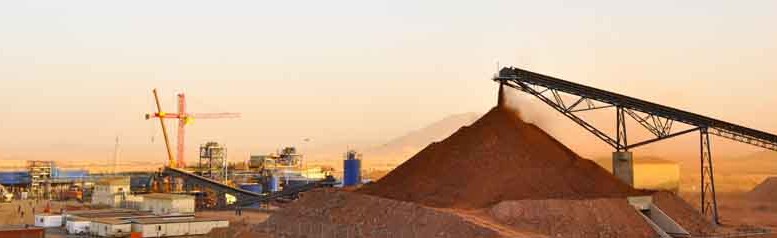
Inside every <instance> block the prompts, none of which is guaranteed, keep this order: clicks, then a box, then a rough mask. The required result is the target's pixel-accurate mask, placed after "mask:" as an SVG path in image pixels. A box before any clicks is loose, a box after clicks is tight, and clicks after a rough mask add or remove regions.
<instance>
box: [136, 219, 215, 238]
mask: <svg viewBox="0 0 777 238" xmlns="http://www.w3.org/2000/svg"><path fill="white" fill-rule="evenodd" d="M221 227H229V221H226V220H218V219H207V218H184V219H181V218H176V219H160V218H149V219H137V220H135V221H133V224H132V232H133V233H136V232H137V233H141V235H142V237H168V236H191V235H205V234H208V233H210V232H211V231H212V230H213V229H214V228H221Z"/></svg>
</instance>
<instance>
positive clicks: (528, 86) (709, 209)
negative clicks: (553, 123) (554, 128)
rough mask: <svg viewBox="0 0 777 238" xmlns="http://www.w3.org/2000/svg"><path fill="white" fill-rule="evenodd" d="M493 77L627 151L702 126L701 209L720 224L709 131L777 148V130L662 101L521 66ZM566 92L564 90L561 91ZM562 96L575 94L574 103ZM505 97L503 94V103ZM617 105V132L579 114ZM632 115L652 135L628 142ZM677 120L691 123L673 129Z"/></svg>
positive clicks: (770, 148) (617, 149) (618, 149)
mask: <svg viewBox="0 0 777 238" xmlns="http://www.w3.org/2000/svg"><path fill="white" fill-rule="evenodd" d="M494 81H497V82H499V83H500V90H501V88H503V87H504V86H508V87H512V88H515V89H518V90H520V91H523V92H526V93H528V94H531V95H533V96H535V97H537V98H538V99H539V100H540V101H542V102H544V103H545V104H548V105H549V106H551V107H552V108H553V109H555V110H556V111H558V112H560V113H561V114H563V115H564V116H566V117H567V118H569V119H571V120H572V121H573V122H575V123H577V124H578V125H580V126H581V127H583V128H584V129H586V130H587V131H589V132H591V133H592V134H593V135H594V136H596V137H597V138H599V139H601V140H602V141H604V142H605V143H607V144H608V145H610V146H611V147H613V148H614V149H615V150H616V151H628V150H630V149H634V148H637V147H640V146H643V145H647V144H650V143H653V142H657V141H661V140H665V139H669V138H673V137H676V136H680V135H684V134H688V133H691V132H696V131H698V132H699V134H700V147H701V148H700V149H701V157H700V164H701V167H700V172H701V188H702V191H701V210H702V214H704V215H706V216H709V217H710V218H711V219H712V220H713V221H714V222H716V223H719V219H718V211H717V199H716V196H715V180H714V172H713V166H712V153H711V150H710V147H711V146H710V139H709V134H713V135H717V136H720V137H723V138H727V139H731V140H734V141H738V142H742V143H747V144H751V145H755V146H758V147H762V148H765V149H769V150H773V151H777V135H774V134H771V133H767V132H763V131H759V130H755V129H751V128H747V127H744V126H740V125H736V124H733V123H729V122H725V121H721V120H717V119H713V118H709V117H706V116H702V115H699V114H695V113H691V112H687V111H683V110H680V109H676V108H672V107H668V106H663V105H659V104H656V103H652V102H648V101H644V100H640V99H636V98H633V97H629V96H625V95H621V94H617V93H613V92H609V91H605V90H601V89H597V88H593V87H589V86H585V85H581V84H577V83H572V82H569V81H565V80H562V79H558V78H554V77H550V76H546V75H542V74H538V73H534V72H531V71H527V70H523V69H519V68H503V69H502V70H500V71H499V75H497V76H496V77H494ZM562 93H563V94H562ZM562 95H568V96H569V97H573V98H576V99H574V100H573V102H572V103H568V102H570V101H569V100H568V99H567V100H566V101H565V100H564V98H563V97H562ZM501 102H502V99H501V95H500V103H501ZM607 108H614V109H615V111H616V135H615V136H614V138H613V136H610V135H608V134H607V133H605V132H603V131H602V130H600V129H598V128H596V127H595V126H593V125H591V123H589V122H587V121H585V120H584V119H583V118H581V117H580V116H578V114H579V113H581V112H586V111H593V110H601V109H607ZM627 117H628V118H631V119H633V120H634V121H636V122H637V123H639V124H640V125H641V126H642V127H644V128H645V129H647V131H649V132H650V133H651V134H652V135H653V138H651V139H647V140H644V141H640V142H637V143H633V144H629V141H628V134H627V131H626V120H627ZM675 122H679V123H682V124H686V125H690V126H691V127H692V128H690V129H686V130H681V131H673V130H672V129H673V125H674V124H675Z"/></svg>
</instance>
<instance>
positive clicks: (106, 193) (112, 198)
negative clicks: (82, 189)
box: [92, 177, 130, 207]
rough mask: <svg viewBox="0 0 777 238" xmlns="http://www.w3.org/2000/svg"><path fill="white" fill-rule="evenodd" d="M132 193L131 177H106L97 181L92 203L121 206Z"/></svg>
mask: <svg viewBox="0 0 777 238" xmlns="http://www.w3.org/2000/svg"><path fill="white" fill-rule="evenodd" d="M129 195H130V178H129V177H113V178H104V179H102V180H100V181H97V183H95V187H94V192H93V194H92V204H95V205H105V206H110V207H120V206H121V202H122V201H124V200H126V198H127V196H129Z"/></svg>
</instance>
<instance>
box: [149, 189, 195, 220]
mask: <svg viewBox="0 0 777 238" xmlns="http://www.w3.org/2000/svg"><path fill="white" fill-rule="evenodd" d="M140 210H143V211H151V212H152V213H154V214H156V215H166V214H189V213H194V196H191V195H183V194H169V193H152V194H147V195H143V202H142V204H141V206H140Z"/></svg>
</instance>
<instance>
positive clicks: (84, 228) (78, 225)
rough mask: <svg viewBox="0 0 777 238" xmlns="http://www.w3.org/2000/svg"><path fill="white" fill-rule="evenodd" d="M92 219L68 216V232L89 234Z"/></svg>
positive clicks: (66, 225) (66, 224)
mask: <svg viewBox="0 0 777 238" xmlns="http://www.w3.org/2000/svg"><path fill="white" fill-rule="evenodd" d="M91 223H92V222H91V221H89V220H86V219H76V218H68V221H67V222H66V223H65V227H66V228H67V233H68V234H71V235H86V234H89V226H90V225H91Z"/></svg>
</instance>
